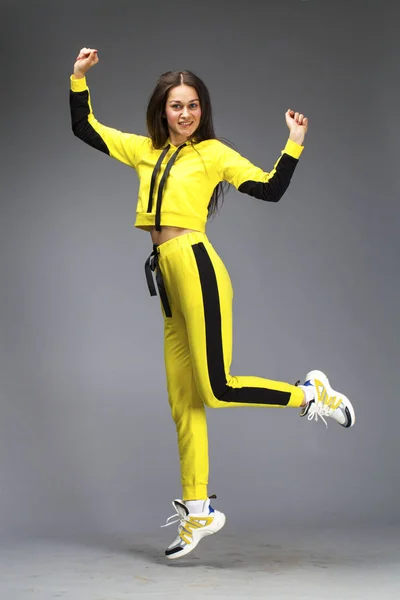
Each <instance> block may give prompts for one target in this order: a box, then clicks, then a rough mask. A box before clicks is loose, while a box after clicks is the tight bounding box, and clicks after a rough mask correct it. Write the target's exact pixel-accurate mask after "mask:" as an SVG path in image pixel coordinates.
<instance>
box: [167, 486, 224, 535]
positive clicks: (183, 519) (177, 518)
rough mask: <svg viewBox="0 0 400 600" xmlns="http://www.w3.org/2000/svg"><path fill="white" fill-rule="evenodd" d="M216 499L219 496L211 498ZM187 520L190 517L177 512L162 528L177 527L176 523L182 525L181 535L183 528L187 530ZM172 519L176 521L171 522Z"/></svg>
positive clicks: (179, 529) (179, 530)
mask: <svg viewBox="0 0 400 600" xmlns="http://www.w3.org/2000/svg"><path fill="white" fill-rule="evenodd" d="M216 497H217V496H216V495H215V494H213V495H212V496H209V498H210V499H212V498H216ZM187 518H188V515H185V516H182V515H180V514H179V513H178V511H177V512H176V513H175V514H174V515H171V516H170V517H168V519H167V520H166V522H165V525H160V527H169V526H170V525H175V523H180V525H179V527H178V532H179V533H180V532H181V530H182V528H183V529H185V523H186V520H187ZM171 519H174V521H171Z"/></svg>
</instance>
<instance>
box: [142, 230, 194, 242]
mask: <svg viewBox="0 0 400 600" xmlns="http://www.w3.org/2000/svg"><path fill="white" fill-rule="evenodd" d="M148 231H149V232H150V235H151V240H152V242H153V244H157V245H160V244H163V243H164V242H168V240H172V238H175V237H177V236H178V235H183V234H185V233H191V232H192V231H195V230H194V229H183V228H182V227H164V226H163V227H162V229H161V231H157V230H156V228H155V227H149V228H148Z"/></svg>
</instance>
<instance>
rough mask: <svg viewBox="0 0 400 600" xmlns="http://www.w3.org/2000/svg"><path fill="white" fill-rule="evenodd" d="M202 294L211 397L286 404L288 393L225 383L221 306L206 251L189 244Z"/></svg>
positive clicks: (254, 402)
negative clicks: (239, 386)
mask: <svg viewBox="0 0 400 600" xmlns="http://www.w3.org/2000/svg"><path fill="white" fill-rule="evenodd" d="M192 248H193V252H194V256H195V259H196V263H197V268H198V271H199V276H200V283H201V289H202V293H203V305H204V319H205V326H206V348H207V364H208V374H209V377H210V384H211V389H212V391H213V394H214V396H215V397H216V398H217V399H218V400H221V401H222V402H242V403H243V404H271V405H276V406H287V404H288V402H289V400H290V393H289V392H281V391H279V390H270V389H265V388H254V387H244V388H240V389H237V388H231V387H229V386H228V384H227V380H226V375H225V368H224V354H223V346H222V327H221V306H220V301H219V293H218V285H217V278H216V275H215V271H214V267H213V264H212V262H211V259H210V257H209V255H208V253H207V250H206V248H205V246H204V244H203V243H202V242H200V243H199V244H194V245H193V246H192Z"/></svg>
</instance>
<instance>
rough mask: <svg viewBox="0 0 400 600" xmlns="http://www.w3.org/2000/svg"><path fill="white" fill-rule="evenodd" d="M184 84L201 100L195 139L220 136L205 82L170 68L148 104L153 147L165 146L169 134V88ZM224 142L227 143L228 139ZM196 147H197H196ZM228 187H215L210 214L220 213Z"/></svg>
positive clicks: (226, 185)
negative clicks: (216, 129) (216, 130)
mask: <svg viewBox="0 0 400 600" xmlns="http://www.w3.org/2000/svg"><path fill="white" fill-rule="evenodd" d="M182 84H183V85H188V86H190V87H193V88H195V90H196V92H197V94H198V96H199V100H200V107H201V119H200V124H199V126H198V128H197V129H196V131H195V134H194V136H195V138H196V142H203V141H204V140H210V139H217V136H216V135H215V132H214V124H213V118H212V109H211V99H210V94H209V91H208V89H207V87H206V86H205V84H204V83H203V81H202V80H201V79H200V78H199V77H197V75H195V74H194V73H192V72H191V71H168V72H167V73H163V74H162V75H161V77H160V78H159V80H158V81H157V84H156V87H155V88H154V91H153V93H152V94H151V96H150V99H149V103H148V105H147V112H146V123H147V129H148V132H149V135H150V138H151V141H152V142H153V146H154V148H162V147H163V146H164V145H165V142H166V141H167V139H168V137H169V131H168V123H167V119H166V117H165V116H164V115H165V105H166V102H167V98H168V94H169V92H170V90H171V89H172V88H174V87H177V86H179V85H182ZM224 143H226V142H225V140H224ZM194 148H195V149H196V147H195V146H194ZM228 188H229V184H228V183H226V182H220V183H218V185H217V186H216V187H215V189H214V191H213V193H212V196H211V198H210V203H209V205H208V216H213V215H215V214H216V213H217V212H218V210H219V208H220V207H221V206H222V203H223V200H224V197H225V194H226V192H227V189H228Z"/></svg>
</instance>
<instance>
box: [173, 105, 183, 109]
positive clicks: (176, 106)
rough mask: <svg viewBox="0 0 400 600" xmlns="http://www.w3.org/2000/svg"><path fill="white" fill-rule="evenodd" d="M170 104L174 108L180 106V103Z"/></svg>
mask: <svg viewBox="0 0 400 600" xmlns="http://www.w3.org/2000/svg"><path fill="white" fill-rule="evenodd" d="M171 106H172V108H175V109H177V108H180V107H181V105H180V104H171Z"/></svg>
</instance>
